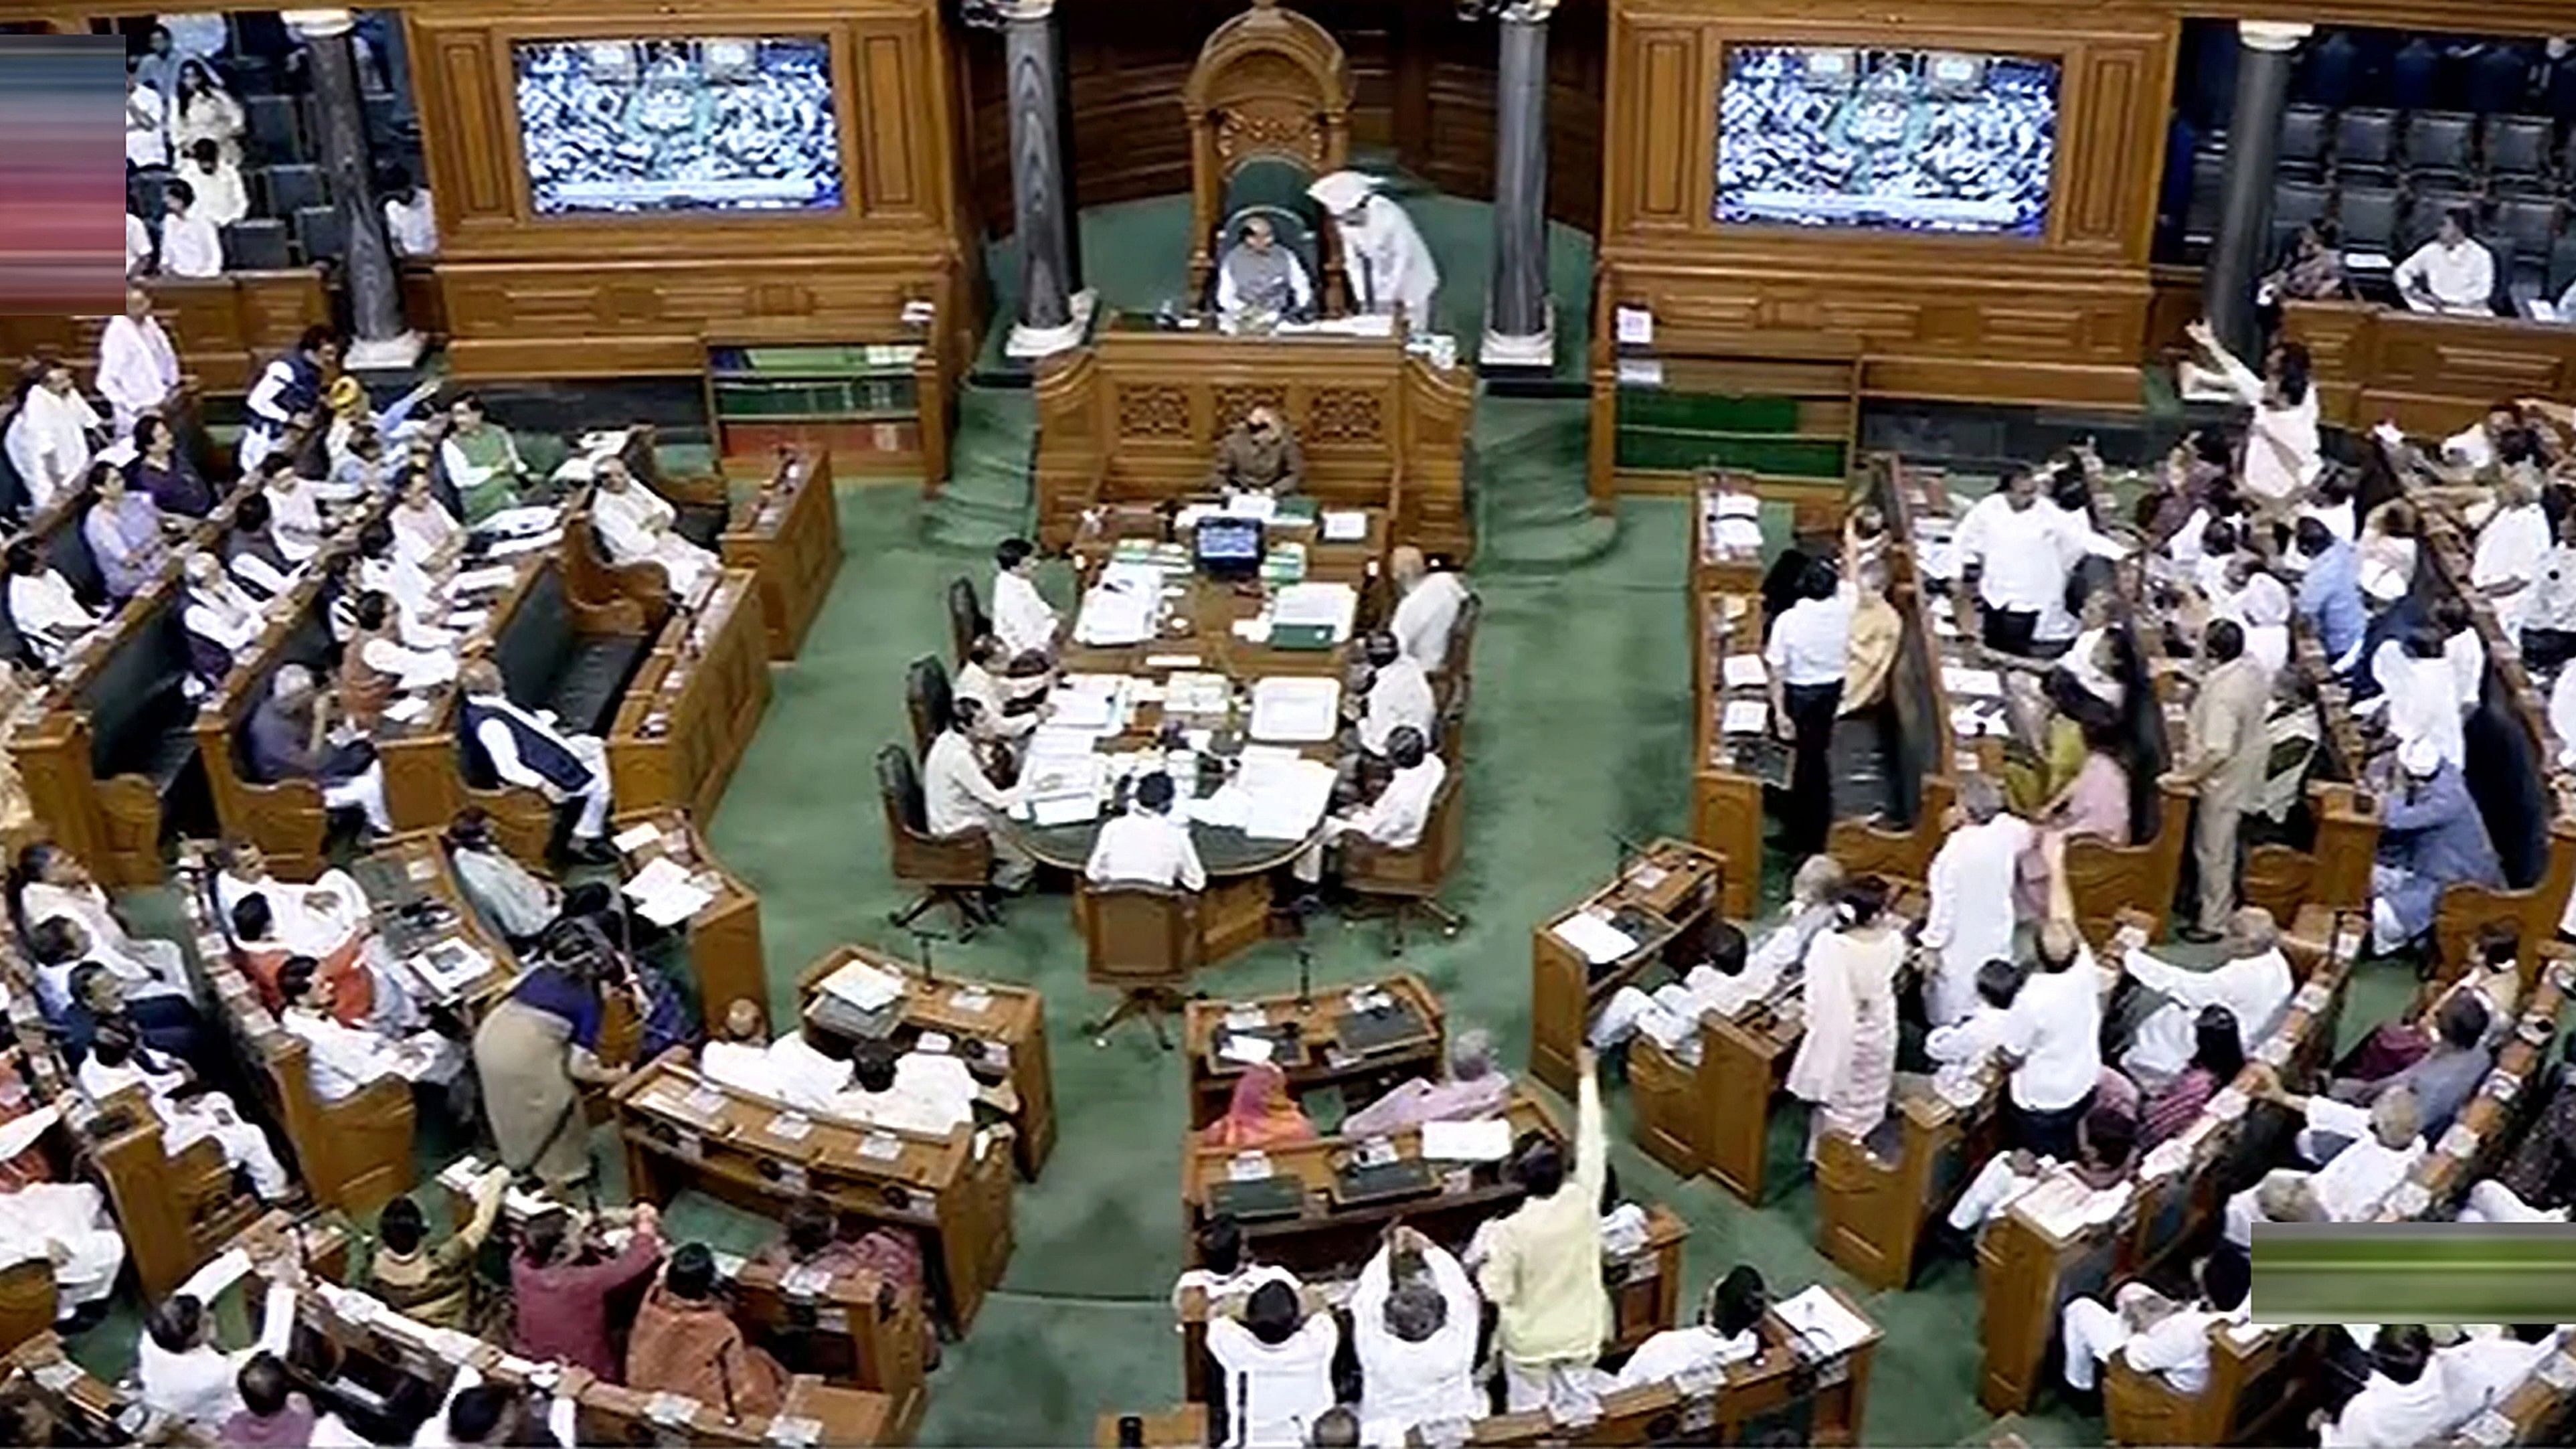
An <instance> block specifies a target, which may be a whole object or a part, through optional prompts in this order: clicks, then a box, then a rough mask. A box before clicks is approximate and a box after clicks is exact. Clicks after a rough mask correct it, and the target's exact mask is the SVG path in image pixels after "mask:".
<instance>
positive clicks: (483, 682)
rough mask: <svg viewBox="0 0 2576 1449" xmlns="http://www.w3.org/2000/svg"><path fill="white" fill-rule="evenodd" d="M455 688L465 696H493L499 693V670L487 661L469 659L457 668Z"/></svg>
mask: <svg viewBox="0 0 2576 1449" xmlns="http://www.w3.org/2000/svg"><path fill="white" fill-rule="evenodd" d="M456 687H457V688H459V689H462V690H464V691H465V692H466V693H467V694H474V695H487V696H488V695H495V694H499V693H500V692H501V670H500V667H499V666H498V665H495V664H494V663H493V662H492V661H491V660H489V659H469V660H467V661H465V663H463V664H461V665H459V666H457V669H456Z"/></svg>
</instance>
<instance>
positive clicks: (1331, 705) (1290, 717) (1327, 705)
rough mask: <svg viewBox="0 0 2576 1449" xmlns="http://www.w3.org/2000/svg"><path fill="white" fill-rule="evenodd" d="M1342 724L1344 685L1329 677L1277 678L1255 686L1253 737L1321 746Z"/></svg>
mask: <svg viewBox="0 0 2576 1449" xmlns="http://www.w3.org/2000/svg"><path fill="white" fill-rule="evenodd" d="M1341 722H1342V682H1341V681H1340V680H1338V679H1334V678H1332V677H1330V676H1329V675H1291V676H1275V677H1272V678H1269V679H1263V680H1258V681H1256V682H1255V683H1254V684H1253V686H1252V737H1253V738H1254V739H1256V740H1276V741H1281V742H1285V743H1319V742H1321V741H1324V740H1329V739H1331V738H1332V737H1333V733H1334V731H1335V730H1337V729H1339V728H1340V726H1341Z"/></svg>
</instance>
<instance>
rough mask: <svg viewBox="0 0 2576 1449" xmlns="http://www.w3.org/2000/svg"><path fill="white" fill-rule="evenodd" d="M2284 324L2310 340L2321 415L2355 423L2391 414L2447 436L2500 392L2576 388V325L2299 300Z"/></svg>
mask: <svg viewBox="0 0 2576 1449" xmlns="http://www.w3.org/2000/svg"><path fill="white" fill-rule="evenodd" d="M2281 332H2282V335H2283V336H2286V337H2295V338H2297V339H2298V340H2299V341H2301V342H2304V343H2306V344H2307V345H2308V353H2309V356H2310V357H2311V358H2312V359H2314V361H2315V364H2316V374H2315V376H2316V383H2317V392H2318V402H2319V405H2320V416H2321V419H2322V420H2323V421H2325V422H2329V423H2341V424H2343V425H2344V426H2345V427H2348V428H2351V429H2352V430H2354V431H2355V432H2359V431H2362V430H2363V429H2366V428H2369V427H2371V426H2372V425H2374V424H2376V423H2378V422H2379V421H2380V420H2381V419H2383V418H2393V419H2395V420H2396V422H2397V425H2398V426H2399V427H2400V428H2403V429H2405V430H2406V431H2407V432H2408V433H2410V434H2414V435H2418V436H2422V435H2427V434H2429V435H2431V436H2434V437H2446V436H2448V435H2449V434H2451V433H2454V432H2457V431H2458V430H2459V429H2461V428H2463V427H2466V426H2468V425H2469V424H2471V423H2473V422H2476V421H2477V420H2478V419H2479V418H2481V417H2483V416H2485V414H2486V410H2487V405H2488V404H2489V403H2492V402H2494V401H2495V400H2496V399H2497V398H2500V397H2501V398H2516V397H2567V396H2569V395H2570V394H2571V393H2576V329H2570V328H2567V327H2563V326H2555V325H2550V324H2546V323H2538V322H2528V321H2524V320H2522V319H2520V318H2513V317H2451V316H2442V315H2438V314H2433V313H2425V312H2417V311H2414V310H2412V309H2409V308H2406V307H2383V306H2379V305H2377V304H2375V303H2370V302H2299V301H2292V302H2286V303H2284V304H2282V308H2281Z"/></svg>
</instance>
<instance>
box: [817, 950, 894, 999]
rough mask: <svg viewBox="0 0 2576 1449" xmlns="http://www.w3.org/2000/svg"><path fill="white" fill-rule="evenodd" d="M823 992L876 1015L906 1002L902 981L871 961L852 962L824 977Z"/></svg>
mask: <svg viewBox="0 0 2576 1449" xmlns="http://www.w3.org/2000/svg"><path fill="white" fill-rule="evenodd" d="M822 989H823V990H825V991H827V992H829V993H831V994H832V995H834V996H837V997H839V998H841V999H842V1000H843V1001H846V1002H848V1003H850V1004H851V1005H852V1006H855V1007H857V1008H858V1009H859V1010H861V1011H877V1010H881V1009H883V1008H885V1007H887V1006H891V1005H893V1004H894V1003H895V1002H898V1001H901V1000H902V999H903V978H902V977H900V976H897V975H895V974H894V973H893V972H891V971H888V970H886V969H885V968H883V967H881V966H878V965H877V964H875V963H874V962H871V961H851V962H847V963H845V964H843V965H842V967H841V969H840V970H838V971H835V972H833V973H832V974H831V975H829V976H826V977H824V978H823V986H822Z"/></svg>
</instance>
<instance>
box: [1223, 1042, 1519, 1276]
mask: <svg viewBox="0 0 2576 1449" xmlns="http://www.w3.org/2000/svg"><path fill="white" fill-rule="evenodd" d="M1506 1115H1507V1116H1508V1118H1509V1120H1510V1122H1511V1124H1512V1135H1513V1137H1514V1139H1515V1140H1517V1139H1518V1138H1519V1136H1520V1134H1521V1133H1524V1132H1545V1133H1547V1134H1548V1135H1550V1136H1552V1137H1555V1138H1557V1139H1558V1140H1560V1141H1562V1140H1563V1139H1564V1137H1565V1129H1564V1128H1562V1127H1561V1126H1559V1125H1558V1124H1557V1122H1556V1119H1555V1117H1554V1116H1553V1115H1552V1114H1551V1113H1550V1111H1549V1110H1548V1108H1547V1107H1546V1106H1545V1105H1544V1104H1542V1103H1541V1102H1540V1101H1539V1099H1538V1098H1536V1097H1534V1096H1532V1095H1530V1094H1529V1093H1528V1092H1527V1091H1526V1090H1525V1089H1521V1088H1517V1087H1516V1088H1514V1089H1513V1093H1512V1101H1511V1106H1510V1108H1509V1110H1508V1112H1507V1114H1506ZM1385 1140H1386V1142H1387V1143H1388V1145H1389V1146H1390V1147H1391V1148H1392V1149H1393V1151H1394V1154H1395V1156H1396V1157H1397V1158H1399V1159H1403V1160H1407V1161H1418V1160H1420V1159H1421V1157H1422V1129H1420V1128H1419V1127H1408V1128H1405V1129H1404V1130H1403V1131H1400V1132H1397V1133H1394V1134H1392V1135H1391V1136H1389V1137H1387V1138H1386V1139H1385ZM1360 1146H1361V1143H1360V1142H1359V1140H1357V1139H1354V1138H1347V1137H1324V1138H1317V1139H1315V1140H1313V1141H1309V1142H1299V1143H1292V1144H1288V1145H1284V1146H1279V1147H1273V1148H1271V1149H1269V1150H1268V1151H1267V1152H1266V1153H1262V1154H1258V1155H1259V1156H1261V1157H1262V1158H1264V1159H1266V1163H1267V1166H1268V1168H1269V1175H1270V1176H1272V1177H1284V1178H1287V1179H1289V1180H1290V1181H1291V1182H1293V1183H1294V1184H1295V1185H1296V1188H1297V1191H1298V1198H1299V1200H1298V1208H1297V1211H1296V1213H1295V1214H1294V1215H1293V1216H1284V1217H1274V1218H1258V1217H1243V1237H1244V1242H1245V1243H1246V1244H1247V1245H1248V1246H1249V1247H1250V1248H1251V1249H1252V1253H1253V1256H1254V1257H1256V1258H1258V1259H1259V1260H1260V1261H1262V1262H1265V1263H1277V1264H1278V1265H1279V1266H1281V1267H1283V1268H1287V1269H1290V1270H1291V1271H1293V1272H1295V1273H1297V1274H1298V1275H1299V1276H1300V1277H1330V1276H1340V1275H1344V1274H1351V1273H1356V1272H1357V1271H1358V1269H1359V1267H1360V1265H1361V1264H1362V1263H1365V1262H1366V1261H1368V1258H1369V1257H1370V1255H1371V1254H1373V1253H1375V1252H1376V1251H1377V1244H1378V1238H1379V1235H1380V1234H1382V1233H1383V1232H1384V1231H1385V1230H1386V1226H1387V1224H1389V1223H1392V1222H1395V1221H1397V1220H1399V1219H1401V1220H1402V1221H1403V1222H1405V1223H1406V1224H1407V1225H1408V1226H1411V1227H1416V1228H1419V1229H1421V1230H1422V1231H1423V1232H1424V1233H1425V1234H1427V1235H1428V1236H1430V1237H1431V1238H1432V1240H1434V1241H1435V1242H1438V1243H1440V1244H1441V1245H1442V1246H1444V1247H1447V1248H1449V1249H1451V1250H1452V1251H1458V1250H1461V1249H1463V1248H1464V1247H1465V1246H1466V1243H1467V1240H1468V1239H1469V1238H1470V1237H1471V1236H1473V1234H1474V1233H1475V1230H1476V1227H1477V1226H1478V1225H1479V1224H1481V1223H1482V1222H1483V1221H1484V1220H1485V1219H1487V1218H1489V1217H1495V1216H1499V1215H1500V1214H1503V1213H1506V1212H1509V1211H1510V1210H1511V1209H1512V1207H1513V1206H1515V1205H1516V1204H1518V1203H1519V1201H1520V1199H1521V1190H1520V1188H1519V1187H1518V1186H1517V1185H1515V1184H1513V1183H1511V1182H1510V1181H1508V1180H1506V1179H1505V1178H1504V1177H1503V1176H1502V1173H1501V1167H1502V1164H1501V1163H1475V1164H1467V1163H1458V1164H1434V1168H1433V1170H1434V1172H1435V1181H1437V1182H1438V1184H1439V1186H1438V1190H1437V1191H1436V1192H1434V1193H1431V1194H1428V1195H1424V1196H1415V1197H1398V1198H1383V1199H1376V1200H1371V1201H1364V1202H1357V1203H1351V1204H1338V1203H1336V1201H1335V1194H1336V1191H1337V1185H1338V1178H1337V1171H1336V1169H1337V1168H1338V1167H1339V1165H1340V1164H1341V1163H1342V1162H1343V1161H1344V1160H1346V1159H1347V1158H1349V1157H1350V1156H1351V1155H1352V1154H1353V1153H1354V1152H1355V1151H1357V1150H1358V1149H1359V1148H1360ZM1238 1156H1240V1154H1237V1153H1235V1152H1234V1151H1232V1150H1231V1149H1227V1148H1221V1147H1203V1146H1200V1145H1199V1143H1198V1140H1197V1137H1196V1134H1192V1136H1191V1138H1190V1140H1189V1142H1188V1143H1187V1145H1186V1146H1184V1148H1183V1149H1182V1157H1181V1220H1182V1222H1183V1224H1184V1225H1187V1226H1191V1227H1195V1225H1196V1224H1198V1223H1199V1222H1200V1221H1201V1220H1203V1219H1204V1218H1205V1217H1206V1216H1207V1215H1208V1214H1210V1213H1212V1212H1215V1211H1220V1210H1223V1209H1224V1208H1225V1207H1226V1202H1225V1192H1224V1190H1223V1189H1222V1187H1221V1185H1222V1184H1226V1183H1228V1182H1230V1181H1233V1180H1234V1178H1233V1173H1234V1170H1235V1165H1236V1162H1237V1159H1238ZM1444 1168H1445V1170H1444ZM1238 1216H1239V1217H1242V1216H1243V1215H1242V1214H1240V1213H1238ZM1192 1251H1193V1253H1195V1251H1196V1250H1195V1248H1194V1249H1193V1250H1192Z"/></svg>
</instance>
